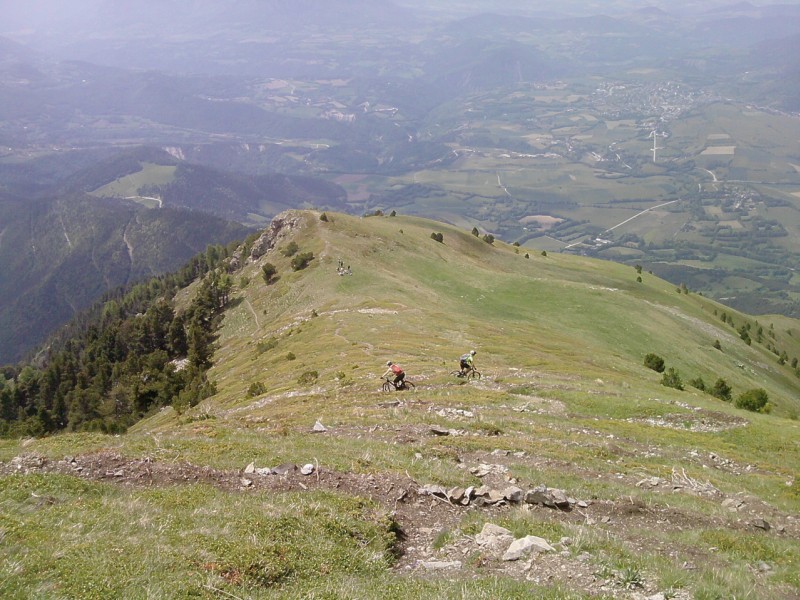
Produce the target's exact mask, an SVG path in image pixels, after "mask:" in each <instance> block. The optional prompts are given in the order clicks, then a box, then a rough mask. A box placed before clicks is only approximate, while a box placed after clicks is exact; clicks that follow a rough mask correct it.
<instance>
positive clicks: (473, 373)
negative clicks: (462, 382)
mask: <svg viewBox="0 0 800 600" xmlns="http://www.w3.org/2000/svg"><path fill="white" fill-rule="evenodd" d="M467 378H468V379H480V378H481V372H480V371H476V370H475V369H472V370H471V371H470V372H469V374H468V375H467Z"/></svg>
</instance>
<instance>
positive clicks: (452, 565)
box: [420, 560, 461, 571]
mask: <svg viewBox="0 0 800 600" xmlns="http://www.w3.org/2000/svg"><path fill="white" fill-rule="evenodd" d="M420 566H421V567H422V568H423V569H427V570H428V571H442V570H445V569H460V568H461V561H460V560H450V561H444V560H426V561H423V562H421V563H420Z"/></svg>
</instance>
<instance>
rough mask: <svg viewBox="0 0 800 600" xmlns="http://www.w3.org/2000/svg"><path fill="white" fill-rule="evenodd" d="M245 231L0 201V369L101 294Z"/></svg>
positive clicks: (100, 203) (48, 203) (198, 217)
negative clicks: (0, 365) (3, 364)
mask: <svg viewBox="0 0 800 600" xmlns="http://www.w3.org/2000/svg"><path fill="white" fill-rule="evenodd" d="M248 231H249V230H248V229H247V228H245V227H244V226H242V225H239V224H234V223H229V222H225V221H222V220H221V219H219V218H217V217H213V216H211V215H207V214H204V213H201V212H198V211H187V210H176V209H168V208H165V209H163V210H147V209H144V208H142V207H139V206H137V205H135V204H133V203H131V202H125V201H122V200H113V199H98V198H90V197H86V196H72V197H65V198H62V199H58V200H31V199H28V198H19V197H13V196H9V195H3V196H0V364H2V363H4V362H9V361H13V360H17V359H19V358H21V357H22V356H23V354H24V353H25V352H26V351H28V350H30V349H31V348H33V347H35V346H36V345H37V344H39V343H41V341H42V340H43V339H44V338H45V337H46V336H47V335H48V334H49V333H51V332H52V330H53V329H55V328H56V327H58V326H59V325H61V324H62V323H64V322H66V321H67V320H68V319H69V318H71V317H72V316H74V315H75V314H76V313H77V312H78V311H80V310H83V309H84V308H86V307H88V306H89V305H90V304H92V303H93V302H94V301H95V300H97V299H98V298H99V297H100V296H101V295H102V294H103V293H104V292H106V291H109V290H112V289H114V288H116V287H118V286H121V285H124V284H126V283H132V282H135V281H139V280H141V279H143V278H145V277H149V276H152V275H157V274H160V273H164V272H167V271H171V270H175V269H177V268H178V267H179V266H181V265H183V264H184V263H185V262H186V261H187V260H188V259H189V258H191V257H192V256H194V255H195V254H197V253H198V252H201V251H203V250H204V249H205V248H206V246H207V245H208V244H227V243H228V242H230V241H232V240H237V239H241V238H243V237H244V236H245V235H246V234H247V232H248Z"/></svg>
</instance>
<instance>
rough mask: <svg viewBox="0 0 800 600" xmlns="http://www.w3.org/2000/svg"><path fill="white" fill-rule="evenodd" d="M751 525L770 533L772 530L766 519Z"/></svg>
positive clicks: (757, 520) (758, 520)
mask: <svg viewBox="0 0 800 600" xmlns="http://www.w3.org/2000/svg"><path fill="white" fill-rule="evenodd" d="M751 525H752V526H753V527H755V528H757V529H763V530H764V531H769V530H770V529H772V527H771V526H770V524H769V523H767V522H766V521H765V520H764V519H756V520H755V521H753V522H752V523H751Z"/></svg>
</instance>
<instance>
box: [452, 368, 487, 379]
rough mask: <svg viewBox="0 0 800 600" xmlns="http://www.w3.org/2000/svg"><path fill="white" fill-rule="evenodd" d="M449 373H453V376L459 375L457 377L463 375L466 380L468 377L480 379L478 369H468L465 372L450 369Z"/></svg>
mask: <svg viewBox="0 0 800 600" xmlns="http://www.w3.org/2000/svg"><path fill="white" fill-rule="evenodd" d="M450 375H453V376H455V377H459V378H461V377H463V378H465V379H467V380H468V381H469V380H470V379H480V378H481V372H480V371H478V370H477V369H469V370H468V371H467V372H466V373H464V372H462V371H460V370H459V371H451V372H450Z"/></svg>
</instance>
